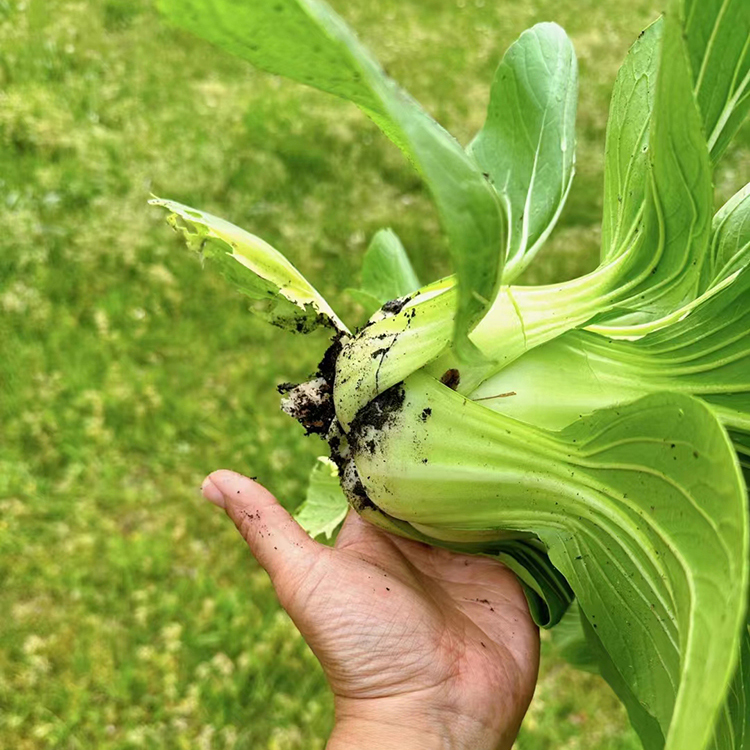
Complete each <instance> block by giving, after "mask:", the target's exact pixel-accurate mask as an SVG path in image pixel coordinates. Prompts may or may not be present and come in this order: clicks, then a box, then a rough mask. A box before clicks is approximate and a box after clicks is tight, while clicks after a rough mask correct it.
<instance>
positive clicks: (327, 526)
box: [294, 457, 349, 539]
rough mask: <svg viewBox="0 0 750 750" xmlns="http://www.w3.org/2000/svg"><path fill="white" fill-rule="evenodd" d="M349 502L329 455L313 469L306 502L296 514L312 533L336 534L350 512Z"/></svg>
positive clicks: (301, 524) (313, 534) (320, 459)
mask: <svg viewBox="0 0 750 750" xmlns="http://www.w3.org/2000/svg"><path fill="white" fill-rule="evenodd" d="M348 510H349V503H348V502H347V499H346V495H344V493H343V492H342V491H341V484H340V483H339V473H338V470H337V469H336V464H334V463H333V461H331V460H330V459H329V458H325V457H320V458H319V459H318V463H316V464H315V466H314V467H313V469H312V471H311V472H310V483H309V484H308V487H307V497H306V498H305V502H304V503H302V505H301V506H300V507H299V508H298V509H297V512H296V513H295V514H294V517H295V518H296V519H297V523H299V525H300V526H301V527H302V528H303V529H304V530H305V531H306V532H307V533H308V534H310V536H320V535H321V534H323V535H325V537H326V539H330V538H331V537H332V536H333V532H334V531H336V529H337V528H338V527H339V525H340V524H341V523H342V521H343V520H344V518H345V517H346V513H347V511H348Z"/></svg>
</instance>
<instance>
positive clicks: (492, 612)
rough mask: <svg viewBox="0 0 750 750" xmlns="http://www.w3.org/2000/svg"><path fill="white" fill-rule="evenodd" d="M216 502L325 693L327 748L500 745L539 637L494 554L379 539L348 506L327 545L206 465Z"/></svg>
mask: <svg viewBox="0 0 750 750" xmlns="http://www.w3.org/2000/svg"><path fill="white" fill-rule="evenodd" d="M202 490H203V494H204V496H205V497H206V498H207V499H208V500H210V501H211V502H213V503H214V504H216V505H218V506H220V507H221V508H224V510H225V511H226V512H227V515H229V517H230V518H231V519H232V520H233V521H234V523H235V525H236V526H237V529H238V530H239V532H240V533H241V534H242V536H243V537H244V539H245V541H246V542H247V544H248V546H249V547H250V550H251V551H252V553H253V555H254V556H255V557H256V559H257V560H258V562H259V563H260V564H261V565H262V566H263V568H265V570H266V571H267V572H268V574H269V576H270V578H271V582H272V583H273V586H274V589H275V590H276V594H277V596H278V598H279V601H280V602H281V605H282V606H283V607H284V609H285V610H286V611H287V612H288V613H289V616H290V617H291V618H292V620H293V621H294V624H295V625H296V626H297V628H299V630H300V632H301V633H302V636H303V637H304V639H305V640H306V641H307V643H308V644H309V646H310V648H311V649H312V651H313V652H314V653H315V655H316V657H317V658H318V660H319V661H320V663H321V665H322V667H323V670H324V672H325V674H326V676H327V678H328V681H329V684H330V686H331V689H332V690H333V693H334V696H335V707H336V724H335V727H334V731H333V734H332V736H331V739H330V741H329V743H328V750H338V749H340V748H347V750H357V749H358V748H367V749H368V750H396V748H398V750H420V749H422V748H424V749H425V750H427V749H428V748H429V749H430V750H433V749H434V750H438V748H439V749H440V750H444V749H447V748H451V750H454V749H455V750H458V749H459V748H461V749H467V750H485V749H486V750H500V749H506V748H510V747H511V745H512V744H513V741H514V739H515V737H516V734H517V732H518V728H519V726H520V724H521V720H522V719H523V716H524V714H525V713H526V710H527V708H528V706H529V702H530V701H531V696H532V694H533V692H534V686H535V683H536V678H537V670H538V665H539V634H538V631H537V629H536V627H535V625H534V623H533V622H532V620H531V616H530V615H529V611H528V607H527V605H526V599H525V597H524V594H523V591H522V589H521V586H520V584H519V583H518V581H517V579H516V577H515V576H514V575H513V573H511V571H510V570H508V569H507V568H506V567H504V566H503V565H501V564H500V563H498V562H496V561H494V560H490V559H488V558H483V557H473V556H468V555H460V554H456V553H452V552H448V551H447V550H443V549H437V548H433V547H428V546H427V545H424V544H421V543H419V542H414V541H411V540H407V539H401V538H399V537H396V536H393V535H391V534H388V533H386V532H384V531H381V530H380V529H377V528H376V527H375V526H372V525H371V524H369V523H367V522H365V521H363V520H362V519H360V518H359V517H358V516H357V515H356V514H355V513H354V512H350V513H349V516H348V517H347V519H346V521H345V523H344V526H343V528H342V529H341V531H340V533H339V535H338V538H337V540H336V544H335V547H333V548H331V547H326V546H325V545H323V544H319V543H318V542H316V541H314V540H313V539H311V538H310V537H309V536H308V535H307V534H306V533H305V531H304V530H303V529H302V528H301V527H300V526H299V525H298V524H297V523H296V522H295V521H294V519H293V518H292V517H291V516H290V515H289V514H288V513H287V511H286V510H284V508H282V507H281V505H279V503H278V502H277V501H276V499H275V498H274V497H273V495H271V493H270V492H268V490H266V489H264V488H263V487H262V486H261V485H259V484H257V483H256V482H254V481H252V480H251V479H248V478H246V477H243V476H242V475H240V474H236V473H235V472H232V471H216V472H214V473H213V474H210V475H209V476H208V477H207V478H206V480H205V481H204V483H203V487H202Z"/></svg>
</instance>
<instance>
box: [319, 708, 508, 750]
mask: <svg viewBox="0 0 750 750" xmlns="http://www.w3.org/2000/svg"><path fill="white" fill-rule="evenodd" d="M514 739H515V732H513V736H511V737H509V738H507V737H505V738H504V737H503V732H502V731H501V730H500V728H498V727H496V726H491V725H490V724H484V723H482V722H480V721H478V720H477V719H475V718H473V717H469V716H465V715H462V714H459V713H458V712H455V711H452V710H451V709H450V708H449V707H446V706H444V705H440V703H435V702H431V701H424V700H416V699H413V698H412V697H411V696H408V697H406V696H404V697H383V698H370V699H359V700H357V699H341V698H337V699H336V722H335V725H334V728H333V732H332V733H331V737H330V739H329V741H328V744H327V745H326V750H365V749H366V750H506V749H507V748H510V747H511V745H512V743H513V740H514Z"/></svg>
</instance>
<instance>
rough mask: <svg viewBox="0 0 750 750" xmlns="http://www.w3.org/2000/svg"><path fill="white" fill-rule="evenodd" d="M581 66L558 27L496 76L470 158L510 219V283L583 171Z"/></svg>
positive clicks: (515, 54)
mask: <svg viewBox="0 0 750 750" xmlns="http://www.w3.org/2000/svg"><path fill="white" fill-rule="evenodd" d="M577 97H578V63H577V61H576V56H575V52H574V51H573V45H572V44H571V42H570V39H568V37H567V35H566V34H565V32H564V31H563V30H562V29H561V28H560V27H559V26H557V25H556V24H554V23H540V24H537V25H536V26H534V27H533V28H531V29H529V30H528V31H525V32H524V33H523V34H521V36H520V38H519V39H518V41H517V42H515V44H512V45H511V47H510V48H509V49H508V51H507V52H506V53H505V57H504V58H503V61H502V62H501V63H500V67H499V68H498V69H497V72H496V73H495V80H494V81H493V83H492V91H491V93H490V106H489V111H488V113H487V121H486V122H485V124H484V127H483V128H482V130H481V131H480V132H479V134H478V135H477V137H476V138H475V139H474V140H473V141H472V143H471V144H470V145H469V148H468V151H469V153H470V154H471V155H472V156H473V157H474V158H475V159H476V160H477V162H478V163H479V166H480V167H481V168H482V169H483V170H484V171H485V172H486V173H488V174H489V177H490V179H491V180H492V183H493V184H494V185H495V189H496V190H497V191H498V193H499V194H500V196H501V198H502V199H503V202H504V204H505V206H506V210H507V213H508V250H507V253H506V260H505V270H504V272H503V280H504V281H505V282H506V283H509V282H510V281H512V280H513V279H514V278H516V277H517V276H519V275H520V274H521V273H522V272H523V271H524V269H525V268H526V267H527V266H528V264H529V263H530V262H531V261H532V260H533V258H534V255H535V254H536V253H537V251H538V250H539V248H540V247H541V246H542V245H543V244H544V241H545V240H546V239H547V237H548V236H549V233H550V232H551V231H552V229H553V227H554V226H555V223H556V222H557V219H558V217H559V216H560V212H561V211H562V208H563V206H564V205H565V199H566V198H567V197H568V191H569V190H570V186H571V183H572V181H573V167H574V163H575V116H576V102H577Z"/></svg>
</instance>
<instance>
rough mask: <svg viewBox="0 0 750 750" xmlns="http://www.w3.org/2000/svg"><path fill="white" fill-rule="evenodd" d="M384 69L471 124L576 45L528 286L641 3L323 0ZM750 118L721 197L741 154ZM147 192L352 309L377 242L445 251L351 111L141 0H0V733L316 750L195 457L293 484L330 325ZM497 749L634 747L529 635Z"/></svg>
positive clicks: (401, 178)
mask: <svg viewBox="0 0 750 750" xmlns="http://www.w3.org/2000/svg"><path fill="white" fill-rule="evenodd" d="M333 5H334V6H335V7H336V8H337V9H338V10H339V11H340V12H342V13H343V15H344V16H345V17H346V19H347V20H348V21H350V22H351V23H352V24H353V25H354V27H355V28H356V29H358V30H359V31H360V33H361V36H362V37H363V38H364V40H365V41H366V42H367V43H368V45H370V46H371V47H372V48H373V49H374V50H375V52H376V53H377V55H378V56H379V57H380V59H381V60H382V62H383V63H384V64H385V65H386V67H387V68H388V70H389V72H390V73H391V75H392V76H393V77H395V78H396V79H397V80H399V81H401V82H402V83H403V84H404V85H405V86H406V87H407V88H409V89H410V90H411V91H412V93H413V94H415V95H416V97H417V98H418V99H420V100H421V101H422V102H423V103H424V104H425V105H426V107H427V108H428V110H430V111H431V112H432V113H433V114H434V115H435V117H436V118H437V119H438V120H440V121H441V122H442V123H443V124H444V125H445V126H446V127H448V129H449V130H451V131H452V132H454V133H455V134H456V135H457V136H458V137H459V138H460V139H461V140H462V142H466V141H467V140H468V139H469V138H470V137H471V136H472V135H473V133H474V132H475V131H476V130H477V129H478V127H479V126H480V124H481V122H482V121H483V117H484V110H485V107H486V102H487V94H488V88H489V84H490V81H491V78H492V73H493V71H494V68H495V66H496V65H497V63H498V61H499V58H500V56H501V55H502V52H503V51H504V49H505V48H506V47H507V46H508V44H510V43H511V42H512V41H513V40H514V39H515V37H516V36H517V35H518V34H519V33H520V32H521V31H522V30H523V29H524V28H526V27H528V26H530V25H532V24H533V23H535V22H537V21H543V20H556V21H558V22H559V23H560V24H561V25H563V26H564V27H565V28H566V29H567V31H568V33H569V34H570V35H571V37H572V39H573V41H574V44H575V47H576V50H577V53H578V56H579V61H580V69H581V95H580V103H579V117H578V125H579V131H578V132H579V136H578V140H579V143H578V174H577V177H576V183H575V185H574V187H573V191H572V194H571V196H570V199H569V201H568V205H567V207H566V209H565V212H564V215H563V217H562V220H561V225H560V227H559V228H558V230H557V231H556V233H555V234H554V235H553V238H552V240H551V241H550V243H549V244H548V248H547V250H545V251H544V255H543V256H541V257H540V259H539V262H538V263H537V264H536V266H534V267H533V268H532V269H531V270H530V271H529V272H528V274H527V277H526V280H527V281H530V282H534V283H536V282H540V281H545V280H553V279H559V278H567V277H570V276H573V275H577V274H579V273H580V272H582V271H584V270H587V269H589V268H591V267H592V266H593V264H594V260H595V257H596V253H597V248H598V236H599V220H600V213H601V195H600V190H601V184H602V166H603V141H604V128H605V123H606V113H607V103H608V97H609V92H610V90H611V86H612V82H613V80H614V75H615V72H616V69H617V66H618V64H619V62H620V61H621V59H622V58H623V56H624V54H625V51H626V49H627V46H628V44H629V42H630V41H632V40H633V39H634V38H635V37H636V35H637V34H638V32H639V31H640V30H641V29H642V28H643V27H644V26H645V25H646V24H647V23H648V22H649V20H651V19H653V18H654V17H655V15H656V13H657V11H658V9H659V8H660V7H661V4H660V3H658V2H656V0H631V2H628V3H625V4H624V3H622V2H621V1H620V0H535V2H533V3H519V2H515V1H513V0H492V1H490V0H456V1H455V2H447V1H446V0H441V1H438V0H380V2H378V3H372V2H367V1H366V0H349V1H348V2H346V3H345V2H342V0H335V1H334V2H333ZM749 144H750V135H749V134H748V131H747V130H745V131H744V136H743V139H741V140H740V144H739V146H736V147H735V148H734V150H733V151H732V152H731V153H729V154H728V155H727V157H726V158H725V160H724V167H723V169H722V172H721V174H720V175H719V176H718V178H717V179H718V184H719V192H720V194H721V195H722V196H728V195H729V194H731V193H732V192H734V190H735V189H736V188H737V187H739V185H737V184H736V182H737V179H738V177H737V175H741V174H744V175H747V174H748V172H749V171H750V145H749ZM150 193H156V194H158V195H160V196H164V197H170V198H174V199H177V200H180V201H183V202H186V203H188V204H191V205H194V206H196V207H200V208H203V209H206V210H208V211H211V212H213V213H216V214H218V215H221V216H224V217H226V218H228V219H230V220H231V221H233V222H235V223H236V224H239V225H240V226H243V227H246V228H248V229H250V230H251V231H253V232H254V233H256V234H259V235H261V236H262V237H264V238H266V239H267V240H268V241H269V242H271V243H272V244H274V245H275V246H277V247H278V248H279V249H280V250H282V251H283V252H285V253H287V254H288V255H289V257H290V258H291V259H292V260H293V262H295V264H297V266H298V267H299V268H300V270H301V271H302V272H303V273H304V274H305V275H306V276H307V277H308V278H309V279H311V280H312V282H313V283H314V284H315V285H316V286H317V287H318V288H319V289H320V291H321V292H322V293H323V294H324V295H325V296H326V297H327V298H328V299H329V300H330V301H331V302H332V303H333V304H334V307H335V308H336V309H337V311H339V313H340V314H341V315H342V316H343V317H345V318H346V319H347V320H350V321H357V320H361V318H362V311H361V310H360V309H359V308H357V306H356V305H355V304H354V303H353V302H352V301H351V300H350V299H348V298H347V297H346V295H345V294H344V293H343V289H344V288H345V287H346V286H350V285H351V282H352V279H354V278H356V275H357V273H358V268H359V263H360V258H361V255H362V253H363V251H364V248H365V247H366V244H367V241H368V240H369V238H370V236H371V235H372V233H373V232H374V231H376V230H377V229H378V228H380V227H382V226H388V225H390V226H392V227H393V228H394V229H395V230H396V231H397V232H398V233H399V235H400V236H401V238H402V239H403V241H404V243H405V245H406V247H407V248H408V249H409V250H410V252H411V255H412V257H413V259H414V263H415V266H416V267H417V270H418V272H419V274H420V276H421V278H423V279H432V278H435V277H437V275H438V274H443V273H445V272H446V271H447V270H448V263H447V253H446V248H445V243H444V241H443V239H442V237H441V234H440V231H439V228H438V225H437V221H436V217H435V213H434V211H433V210H432V207H431V206H430V203H429V200H428V198H427V196H426V194H425V191H424V189H423V187H422V185H421V184H420V181H419V179H418V178H417V176H416V175H415V174H414V172H413V171H412V170H411V168H410V167H409V166H408V165H407V164H406V163H405V162H404V160H403V158H402V156H401V154H400V153H399V152H397V151H396V149H394V148H393V147H392V146H391V145H390V144H389V143H388V142H386V141H385V139H384V138H383V137H382V136H380V135H379V133H378V132H377V131H376V129H375V127H374V126H373V125H371V124H370V123H369V122H368V121H366V119H365V118H364V117H363V116H362V115H361V114H360V113H359V112H357V111H356V110H355V109H353V108H352V107H351V106H349V105H346V104H345V103H342V102H338V101H336V100H333V99H332V98H329V97H326V96H324V95H322V94H318V93H316V92H313V91H309V90H306V89H303V88H302V87H299V86H297V85H294V84H291V83H288V82H285V81H281V80H278V79H276V78H273V77H271V76H267V75H264V74H261V73H258V72H256V71H254V70H252V69H251V68H250V67H249V66H247V65H245V64H244V63H242V62H239V61H237V60H234V59H232V58H229V57H225V56H224V55H222V54H220V53H218V52H215V51H214V50H213V49H211V48H210V47H208V46H207V45H206V44H204V43H202V42H199V41H197V40H195V39H192V38H190V37H188V36H186V35H184V34H182V33H178V32H176V31H174V30H172V29H170V28H168V27H166V26H165V25H164V24H163V23H162V22H161V21H160V19H159V18H158V16H157V14H156V13H155V11H154V10H153V7H152V3H151V2H150V1H148V0H77V1H73V0H0V220H1V226H2V229H1V231H2V234H1V239H0V346H1V347H2V348H1V350H0V613H2V617H0V747H3V748H6V747H7V748H14V749H15V750H29V749H31V748H61V749H63V750H67V749H68V748H70V749H74V748H82V749H86V750H88V749H90V748H98V749H100V750H126V749H129V748H132V749H133V750H135V749H136V748H137V749H139V750H141V749H143V748H146V749H150V748H154V749H156V748H159V749H160V750H172V749H178V748H191V749H192V748H198V749H200V750H202V749H204V748H206V749H208V748H211V749H214V748H215V749H219V748H237V749H238V750H239V749H241V748H243V749H244V748H247V749H252V750H266V749H267V750H292V749H297V748H299V749H302V748H305V750H315V748H322V747H323V745H324V742H325V737H326V733H327V731H328V729H329V728H330V724H331V699H330V696H329V695H328V693H327V689H326V686H325V682H324V680H323V677H322V674H321V672H320V669H319V667H318V665H317V662H316V661H315V659H314V658H313V656H312V655H311V653H310V652H309V651H308V649H307V648H306V646H305V645H304V643H303V642H302V641H301V639H300V638H299V636H298V635H297V633H296V631H295V629H294V627H293V626H292V625H291V623H290V622H289V620H288V618H287V617H286V615H285V614H284V613H283V612H282V611H280V609H279V607H278V605H277V604H276V603H275V599H274V596H273V592H272V590H271V588H270V585H269V583H268V581H267V578H266V576H265V574H264V573H263V571H262V570H260V569H259V568H258V567H257V566H256V565H255V564H254V563H253V561H252V560H251V559H250V556H249V554H248V553H247V551H246V550H245V548H244V546H243V544H242V543H241V542H240V540H239V538H238V537H237V534H236V532H235V531H234V529H233V528H231V524H230V523H229V522H228V521H227V519H226V518H224V517H223V516H222V514H220V513H219V512H218V511H216V510H215V509H214V508H212V507H210V506H208V504H207V503H205V502H204V501H202V500H200V499H199V497H198V487H199V484H200V481H201V479H202V478H203V476H204V474H205V473H207V472H208V471H210V470H212V469H215V468H219V467H228V468H234V469H237V470H240V471H243V472H245V473H248V474H250V475H253V476H257V477H258V478H259V480H260V481H262V482H264V483H265V484H266V485H267V486H268V487H269V488H271V489H272V490H273V491H274V492H275V493H277V495H278V496H279V498H280V499H282V501H283V502H284V503H285V504H286V505H287V506H288V507H290V508H291V507H294V506H295V505H297V504H298V503H299V501H300V500H301V498H302V496H303V493H304V488H305V480H306V475H307V473H308V471H309V468H310V466H311V465H312V462H313V460H314V456H316V455H317V454H318V452H320V450H321V448H322V445H321V444H320V443H319V442H317V441H316V440H313V439H306V438H304V437H303V436H302V434H301V430H300V429H299V428H298V426H297V425H295V424H294V423H293V422H291V420H289V419H288V418H287V417H285V416H284V415H282V414H281V412H280V411H279V407H278V395H277V394H276V392H275V385H276V384H277V383H279V382H282V381H295V380H301V379H303V378H305V377H306V376H307V375H308V374H309V373H310V372H311V371H312V370H313V369H314V365H315V363H316V362H317V360H318V359H319V357H320V354H321V353H322V351H323V349H324V348H325V344H326V339H325V336H324V335H322V334H316V335H313V336H311V337H310V338H308V339H302V338H294V337H293V336H291V335H289V334H283V333H280V332H279V331H278V330H276V329H272V328H270V327H267V326H266V325H264V324H263V323H262V322H260V321H257V320H256V319H254V318H252V317H251V316H250V315H249V314H248V313H247V304H246V303H245V301H244V300H243V299H242V298H241V297H240V296H239V295H237V294H234V293H233V292H232V291H231V290H230V289H229V287H228V286H227V285H226V284H225V283H224V282H223V280H222V279H220V278H218V277H215V276H213V275H211V274H208V273H204V272H203V271H202V269H201V267H200V264H199V263H198V261H197V260H196V259H195V258H194V257H191V256H190V255H188V254H187V253H186V252H185V251H184V249H183V247H182V246H181V244H180V242H179V241H178V238H177V237H176V236H175V235H174V234H173V233H172V232H171V231H170V230H169V229H168V228H167V227H166V225H165V224H164V221H163V218H164V217H163V215H162V213H160V212H158V211H156V210H154V209H150V208H149V207H148V206H147V205H146V201H147V199H148V197H149V195H150ZM544 648H545V658H544V665H543V672H542V678H541V681H540V683H539V688H538V691H537V695H536V697H535V700H534V704H533V706H532V709H531V711H530V713H529V716H528V717H527V720H526V723H525V725H524V728H523V731H522V734H521V737H520V738H519V740H518V744H517V747H518V748H519V750H542V749H544V748H552V747H554V748H558V749H559V750H561V749H562V748H568V749H571V750H572V749H576V748H587V749H591V748H606V749H607V750H625V749H626V748H627V749H628V750H634V749H635V748H637V747H638V746H639V745H638V742H637V740H636V739H635V735H634V734H633V733H632V731H631V730H630V729H629V728H628V727H627V721H626V718H625V715H624V712H623V710H622V709H621V708H620V707H619V706H618V704H617V702H616V700H615V699H614V697H613V695H612V694H611V692H610V691H609V689H608V688H607V687H606V686H605V685H604V683H603V682H601V681H600V680H599V679H598V678H595V677H592V676H589V675H584V674H580V673H576V672H573V671H572V670H570V669H569V668H568V667H566V666H565V665H564V664H563V663H562V662H561V661H560V659H559V657H557V656H556V655H555V653H554V649H553V648H552V646H551V644H550V643H549V641H548V640H546V641H545V644H544Z"/></svg>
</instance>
